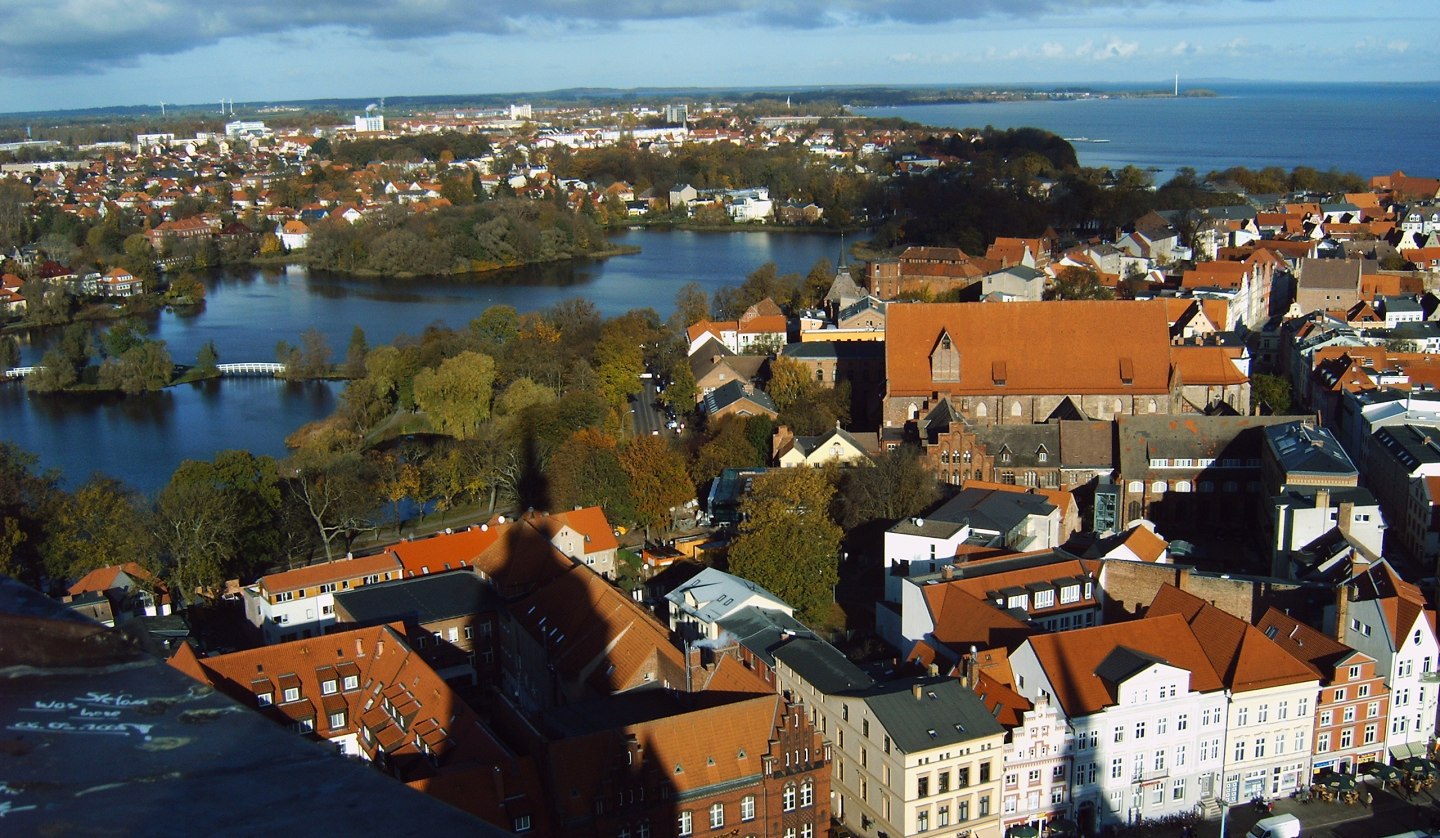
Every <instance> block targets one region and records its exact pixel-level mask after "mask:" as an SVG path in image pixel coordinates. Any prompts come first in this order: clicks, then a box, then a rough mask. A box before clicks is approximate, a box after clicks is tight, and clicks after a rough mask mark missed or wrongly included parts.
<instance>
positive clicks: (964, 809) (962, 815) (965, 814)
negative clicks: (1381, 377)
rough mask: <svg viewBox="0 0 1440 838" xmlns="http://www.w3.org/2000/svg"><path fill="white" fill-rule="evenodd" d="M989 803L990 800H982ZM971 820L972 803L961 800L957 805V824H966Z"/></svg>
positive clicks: (986, 798)
mask: <svg viewBox="0 0 1440 838" xmlns="http://www.w3.org/2000/svg"><path fill="white" fill-rule="evenodd" d="M981 799H982V800H986V801H988V800H989V799H990V798H988V797H985V798H981ZM968 820H970V801H968V800H961V801H959V802H957V803H956V804H955V822H956V823H964V822H966V821H968Z"/></svg>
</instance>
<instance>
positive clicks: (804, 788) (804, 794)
mask: <svg viewBox="0 0 1440 838" xmlns="http://www.w3.org/2000/svg"><path fill="white" fill-rule="evenodd" d="M814 803H815V783H814V782H813V781H811V780H806V781H805V782H803V783H801V784H800V805H801V806H812V805H814Z"/></svg>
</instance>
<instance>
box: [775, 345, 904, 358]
mask: <svg viewBox="0 0 1440 838" xmlns="http://www.w3.org/2000/svg"><path fill="white" fill-rule="evenodd" d="M780 354H781V355H784V356H785V357H786V358H795V359H796V360H836V361H883V360H885V344H884V343H883V342H881V341H878V340H811V341H805V342H803V343H792V344H789V345H787V346H786V347H785V348H784V349H782V350H780Z"/></svg>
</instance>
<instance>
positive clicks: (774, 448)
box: [770, 425, 795, 457]
mask: <svg viewBox="0 0 1440 838" xmlns="http://www.w3.org/2000/svg"><path fill="white" fill-rule="evenodd" d="M794 441H795V434H794V433H792V432H791V431H790V428H789V427H788V426H786V425H781V426H780V427H778V428H776V429H775V433H774V434H772V435H771V437H770V456H771V457H779V456H780V452H781V451H783V450H785V447H786V446H787V445H789V444H790V443H792V442H794Z"/></svg>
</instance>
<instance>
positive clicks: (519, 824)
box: [510, 815, 689, 835]
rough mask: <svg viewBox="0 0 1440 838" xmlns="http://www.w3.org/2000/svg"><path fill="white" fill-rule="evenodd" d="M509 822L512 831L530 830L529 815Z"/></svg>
mask: <svg viewBox="0 0 1440 838" xmlns="http://www.w3.org/2000/svg"><path fill="white" fill-rule="evenodd" d="M510 823H511V824H512V825H513V826H514V827H515V828H514V829H513V830H511V831H512V832H529V831H530V816H529V815H516V816H515V817H514V818H511V820H510ZM686 834H687V835H688V834H689V833H686Z"/></svg>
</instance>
